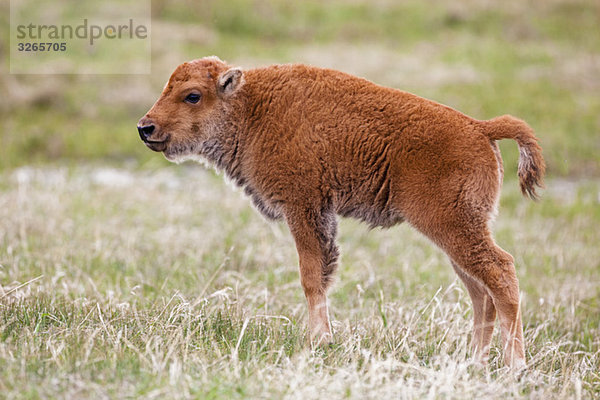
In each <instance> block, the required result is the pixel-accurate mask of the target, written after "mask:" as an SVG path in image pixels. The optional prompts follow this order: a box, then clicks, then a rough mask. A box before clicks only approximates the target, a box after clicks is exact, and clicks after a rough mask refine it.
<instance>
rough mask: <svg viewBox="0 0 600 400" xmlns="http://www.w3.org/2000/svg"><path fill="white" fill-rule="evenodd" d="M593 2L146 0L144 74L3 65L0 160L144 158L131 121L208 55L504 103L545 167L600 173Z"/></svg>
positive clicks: (597, 30)
mask: <svg viewBox="0 0 600 400" xmlns="http://www.w3.org/2000/svg"><path fill="white" fill-rule="evenodd" d="M2 7H4V9H5V11H6V12H4V13H2V16H1V17H0V26H2V28H3V29H5V30H7V26H8V19H7V14H8V12H7V11H8V10H7V7H8V5H3V6H2ZM599 7H600V6H599V3H597V2H595V1H591V0H585V1H584V0H578V1H569V2H566V1H554V2H548V3H545V2H533V3H522V2H518V1H516V0H515V1H509V2H503V3H502V4H500V3H499V4H498V5H497V6H495V5H490V4H487V5H486V4H483V3H479V2H476V1H472V2H471V1H469V2H466V3H462V5H461V4H455V3H448V4H445V3H439V2H433V1H432V2H429V1H427V2H421V1H406V2H397V3H396V2H375V3H373V2H363V1H352V2H347V1H332V2H318V1H312V0H311V1H306V2H304V1H303V2H288V1H284V0H271V1H249V0H234V1H227V2H223V1H216V0H210V1H202V2H189V1H183V0H176V1H172V2H166V1H155V2H153V8H152V10H153V22H154V23H153V30H154V35H153V37H152V45H153V59H152V71H153V73H152V74H151V75H149V76H145V75H140V76H98V77H89V76H83V75H82V76H77V75H73V76H60V75H59V76H42V77H36V76H26V75H23V76H16V75H15V76H7V75H2V78H1V79H2V80H1V81H0V84H3V86H6V87H7V88H8V90H7V95H5V96H4V97H3V99H0V117H1V120H2V121H3V122H2V125H3V126H2V129H1V130H0V142H2V146H1V148H0V168H3V169H6V168H11V167H15V166H19V165H26V164H31V163H32V162H35V163H44V162H47V161H49V160H58V159H60V160H72V161H74V162H78V161H80V160H83V159H85V160H90V159H92V160H108V161H110V162H120V163H123V162H128V161H130V160H134V161H135V162H138V163H142V164H143V163H145V162H147V161H148V160H150V159H152V156H151V154H149V153H148V152H147V151H145V149H144V148H143V147H142V146H140V145H139V143H138V142H137V139H136V137H137V136H136V132H135V123H136V121H137V120H138V119H139V118H140V117H141V116H142V115H143V114H144V113H145V112H146V111H147V109H148V108H149V107H150V106H151V105H152V103H153V102H154V101H155V99H156V98H157V97H158V95H159V93H160V90H161V88H162V87H163V85H164V82H165V81H166V80H167V78H168V76H169V75H170V73H171V72H172V70H173V68H174V67H175V66H176V65H177V64H179V63H181V62H183V61H185V60H189V59H193V58H198V57H201V56H205V55H210V54H216V55H219V56H220V57H221V58H223V59H226V60H228V61H229V62H231V63H233V64H239V65H242V66H244V67H251V66H254V65H264V64H268V63H272V62H279V63H280V62H309V63H312V64H316V65H321V66H326V67H334V68H339V69H343V70H345V71H348V72H351V73H357V74H359V75H362V76H365V77H366V78H369V79H371V80H373V81H375V82H377V83H380V84H383V85H388V86H393V87H397V88H400V89H406V90H409V91H412V92H414V93H416V94H419V95H422V96H425V97H429V98H432V99H434V100H437V101H440V102H442V103H445V104H448V105H450V106H452V107H455V108H457V109H459V110H461V111H463V112H465V113H467V114H469V115H472V116H474V117H476V118H480V119H485V118H491V117H494V116H497V115H501V114H505V113H511V114H514V115H516V116H519V117H521V118H523V119H525V120H526V121H528V122H529V123H530V124H531V125H532V126H533V127H534V129H535V130H536V131H537V134H538V136H539V137H540V139H541V142H542V145H543V147H544V154H545V156H546V159H547V162H548V166H549V172H550V174H552V175H558V176H598V174H600V159H599V157H598V154H599V153H600V141H598V140H597V138H598V132H600V121H599V120H598V117H597V116H598V115H599V114H600V96H598V93H599V92H600V78H598V77H599V76H600V71H599V70H598V63H597V62H596V61H595V60H596V59H597V58H598V57H599V56H600V55H599V54H600V25H599V24H597V18H595V16H597V15H598V13H600V8H599ZM2 40H3V47H6V46H8V43H7V42H6V39H2ZM4 68H6V67H4ZM503 146H504V148H503V150H504V154H505V159H506V161H507V164H508V165H514V164H516V158H517V152H516V150H515V149H514V146H512V145H506V144H504V145H503ZM513 175H514V174H507V176H508V177H509V179H512V176H513Z"/></svg>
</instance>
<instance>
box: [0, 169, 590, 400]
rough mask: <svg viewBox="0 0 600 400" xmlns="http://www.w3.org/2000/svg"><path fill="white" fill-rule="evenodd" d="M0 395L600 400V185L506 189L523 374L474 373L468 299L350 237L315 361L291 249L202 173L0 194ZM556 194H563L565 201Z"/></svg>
mask: <svg viewBox="0 0 600 400" xmlns="http://www.w3.org/2000/svg"><path fill="white" fill-rule="evenodd" d="M2 182H3V187H2V191H1V194H0V205H1V207H0V219H1V220H2V221H3V227H4V231H3V233H2V236H0V245H1V249H2V252H1V253H0V260H1V264H2V266H1V268H0V279H1V280H2V282H3V286H2V292H1V293H0V296H2V302H1V305H0V332H1V340H0V370H1V371H2V373H1V374H0V391H1V392H2V393H3V395H6V396H7V397H13V395H14V396H15V397H19V395H20V396H22V397H28V398H49V397H63V396H67V397H70V398H76V397H77V398H82V397H84V398H101V397H139V396H141V397H147V398H186V397H198V398H231V397H233V398H243V397H252V398H255V397H267V398H280V397H281V396H285V397H288V398H314V397H317V395H318V396H322V397H328V398H364V397H365V396H366V397H370V398H376V397H391V396H394V397H432V398H457V399H458V398H470V397H476V396H480V395H482V397H484V398H506V397H520V396H526V397H530V398H540V399H547V398H554V397H557V398H590V397H594V396H598V395H600V376H599V374H598V370H599V369H598V368H599V367H600V341H599V337H600V328H599V323H600V315H599V314H598V308H599V307H600V304H599V298H600V285H599V283H600V282H599V280H598V269H599V267H600V264H599V263H600V261H599V260H600V249H599V248H598V246H597V240H598V235H597V226H598V224H599V223H600V210H599V208H598V196H600V186H599V185H598V184H597V183H590V182H587V183H583V182H581V183H577V184H568V185H565V184H564V182H561V181H556V182H552V181H551V182H549V183H550V185H549V186H550V187H551V188H554V189H551V190H549V191H548V192H546V195H545V197H544V200H542V201H541V202H540V203H539V204H533V203H532V202H529V201H527V200H525V199H522V198H520V194H519V193H518V190H517V188H516V185H514V184H512V183H511V184H507V185H506V186H507V187H506V188H505V194H504V196H503V197H502V205H501V213H500V216H499V218H498V220H497V222H496V232H497V239H498V241H499V243H500V244H501V245H502V246H503V247H504V248H506V249H507V250H508V251H510V252H511V253H512V254H514V255H515V259H516V263H517V269H518V274H519V277H520V279H521V290H522V292H523V319H524V323H525V338H526V343H527V345H528V364H529V366H530V369H529V370H528V371H527V372H526V373H525V374H524V375H523V376H522V377H521V378H520V379H517V377H515V376H513V375H512V374H511V373H510V372H509V371H506V370H505V369H504V368H503V366H502V362H501V360H500V359H499V352H500V347H499V343H498V342H497V341H495V345H494V348H493V350H492V360H491V364H490V367H489V370H488V371H482V370H479V369H478V368H477V367H476V366H474V365H472V364H471V361H470V358H469V351H468V336H469V331H470V326H471V320H470V318H471V310H470V303H469V299H468V295H467V294H466V291H465V290H464V288H463V287H462V285H461V284H460V283H459V282H458V281H457V279H456V278H455V277H454V275H453V272H452V268H451V267H450V265H449V262H448V261H447V260H446V258H445V256H444V255H443V254H442V253H441V252H440V251H438V250H436V249H435V248H434V247H433V246H432V245H431V244H430V243H429V242H428V241H427V240H425V239H424V238H423V237H422V236H420V235H419V234H417V233H416V232H415V231H413V230H412V229H410V228H409V227H408V226H399V227H395V228H393V229H389V230H374V231H371V232H369V231H368V230H367V229H366V228H365V227H364V226H361V225H358V224H357V223H354V222H352V221H343V223H342V225H341V229H340V231H341V232H340V243H341V248H342V251H343V257H342V265H341V268H340V271H339V274H338V275H339V282H338V283H337V284H336V285H335V287H334V290H333V291H332V296H331V307H332V313H333V327H334V331H335V337H336V340H335V345H334V346H333V347H331V348H328V349H325V350H323V349H316V350H314V351H312V350H311V348H310V346H308V345H307V339H306V331H305V319H306V307H305V301H304V298H303V294H302V289H301V287H300V283H299V279H298V272H297V267H296V263H297V256H296V255H295V250H294V245H293V242H292V240H291V238H290V235H289V234H288V232H287V228H286V227H285V226H284V225H282V224H275V225H273V224H269V223H267V222H266V221H264V220H263V219H262V218H261V217H260V216H258V215H257V214H256V213H255V212H254V211H253V210H251V209H250V208H249V204H248V201H247V200H246V199H245V198H243V196H242V194H241V193H239V192H235V191H232V190H231V189H230V188H229V187H227V186H225V185H224V184H223V183H222V182H221V179H220V177H216V176H214V175H212V173H209V172H206V171H204V170H203V169H202V168H201V167H200V166H191V167H189V168H183V169H182V168H174V167H173V168H160V169H156V170H145V171H139V170H133V169H112V168H111V169H109V168H106V167H95V168H91V167H81V168H75V169H66V168H55V167H51V168H44V169H32V168H21V169H17V170H14V171H11V172H6V173H4V174H3V175H2ZM561 185H562V186H561Z"/></svg>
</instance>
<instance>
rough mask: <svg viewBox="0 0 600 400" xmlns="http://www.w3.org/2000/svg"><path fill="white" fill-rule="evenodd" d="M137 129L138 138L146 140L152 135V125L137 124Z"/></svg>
mask: <svg viewBox="0 0 600 400" xmlns="http://www.w3.org/2000/svg"><path fill="white" fill-rule="evenodd" d="M137 129H138V132H139V134H140V139H142V140H143V141H144V142H147V141H148V138H149V137H150V136H152V132H154V125H146V126H138V127H137Z"/></svg>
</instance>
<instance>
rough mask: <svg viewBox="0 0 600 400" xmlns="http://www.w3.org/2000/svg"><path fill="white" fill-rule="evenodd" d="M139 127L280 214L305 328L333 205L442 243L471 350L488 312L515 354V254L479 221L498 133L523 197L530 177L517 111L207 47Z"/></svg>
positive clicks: (318, 311)
mask: <svg viewBox="0 0 600 400" xmlns="http://www.w3.org/2000/svg"><path fill="white" fill-rule="evenodd" d="M138 131H139V135H140V138H141V139H142V140H143V141H144V143H145V144H146V146H148V147H149V148H150V149H152V150H154V151H160V152H163V153H164V155H165V157H166V158H167V159H168V160H170V161H175V162H180V161H183V160H187V159H194V160H200V161H206V162H208V163H209V164H212V165H213V166H215V167H216V168H217V169H219V170H222V171H225V174H226V175H227V176H228V177H229V178H230V179H231V180H232V181H233V182H235V183H236V184H237V185H239V186H240V187H242V188H243V189H244V191H245V193H246V194H247V195H248V196H249V197H250V198H251V199H252V202H253V203H254V205H255V206H256V208H257V209H258V210H259V211H260V212H261V213H262V214H263V215H264V216H265V217H267V218H269V219H273V220H277V219H284V220H285V221H286V222H287V224H288V226H289V228H290V231H291V233H292V235H293V237H294V240H295V242H296V248H297V250H298V255H299V259H300V279H301V283H302V287H303V289H304V293H305V295H306V299H307V301H308V311H309V329H310V334H311V337H312V338H314V339H316V340H317V341H330V340H331V328H330V325H329V317H328V312H327V297H326V292H327V288H328V286H329V285H330V283H331V280H332V275H333V273H334V271H335V269H336V262H337V259H338V254H339V252H338V248H337V246H336V242H335V239H336V226H337V221H336V214H337V215H341V216H343V217H354V218H358V219H360V220H362V221H365V222H366V223H368V224H369V225H370V226H372V227H376V226H381V227H389V226H392V225H394V224H398V223H400V222H403V221H407V222H408V223H409V224H411V225H412V226H414V227H415V228H416V229H417V230H419V231H420V232H422V233H423V234H425V235H426V236H427V237H428V238H430V239H431V240H432V241H433V242H434V243H436V244H437V245H438V246H439V247H440V248H442V249H443V250H444V251H445V252H446V253H447V254H448V256H449V257H450V260H451V263H452V266H453V267H454V270H455V271H456V273H457V274H458V276H459V277H460V278H461V279H462V281H463V282H464V284H465V286H466V287H467V290H468V291H469V295H470V296H471V300H472V301H473V308H474V312H473V314H474V326H473V348H474V351H475V353H476V355H477V356H478V357H479V359H480V360H482V361H483V362H485V360H486V359H487V356H488V354H489V345H490V341H491V337H492V333H493V329H494V322H495V319H496V314H497V315H498V317H499V320H500V329H501V332H502V337H503V343H504V350H505V353H504V354H505V362H506V363H507V364H508V365H513V366H517V367H520V366H523V365H524V363H525V350H524V345H523V327H522V323H521V313H520V310H519V285H518V281H517V276H516V273H515V267H514V264H513V258H512V257H511V255H510V254H508V253H507V252H505V251H504V250H502V249H501V248H500V247H498V246H497V245H496V243H495V242H494V240H493V238H492V235H491V233H490V229H489V221H490V219H491V218H492V217H493V214H494V212H495V208H496V205H497V203H498V195H499V191H500V186H501V183H502V175H503V167H502V159H501V157H500V152H499V149H498V145H497V143H496V141H497V140H500V139H514V140H515V141H516V142H517V144H518V145H519V151H520V159H519V167H518V175H519V178H520V184H521V190H522V191H523V193H524V194H527V195H529V196H531V197H535V195H536V193H535V186H541V185H542V178H543V175H544V169H545V165H544V160H543V158H542V154H541V148H540V147H539V146H538V144H537V139H536V137H535V136H534V134H533V131H532V129H531V128H530V127H529V126H528V125H527V124H526V123H525V122H523V121H521V120H518V119H516V118H513V117H511V116H508V115H505V116H502V117H498V118H494V119H491V120H488V121H479V120H476V119H473V118H470V117H468V116H466V115H464V114H462V113H460V112H458V111H456V110H453V109H451V108H449V107H446V106H444V105H441V104H438V103H435V102H433V101H430V100H426V99H423V98H421V97H418V96H415V95H413V94H410V93H406V92H403V91H400V90H396V89H389V88H385V87H381V86H378V85H375V84H373V83H371V82H369V81H367V80H364V79H360V78H357V77H354V76H351V75H348V74H345V73H342V72H338V71H333V70H328V69H320V68H315V67H310V66H306V65H274V66H269V67H265V68H258V69H249V70H242V69H239V68H231V67H230V66H228V65H227V64H226V63H224V62H223V61H221V60H219V59H218V58H216V57H208V58H203V59H199V60H195V61H192V62H188V63H184V64H182V65H180V66H179V67H177V69H176V70H175V72H174V73H173V75H172V76H171V78H170V79H169V82H168V83H167V85H166V86H165V88H164V90H163V92H162V95H161V96H160V98H159V99H158V101H157V102H156V103H155V104H154V106H153V107H152V108H151V109H150V111H148V113H147V114H146V115H145V116H144V117H143V118H142V119H141V120H140V121H139V124H138Z"/></svg>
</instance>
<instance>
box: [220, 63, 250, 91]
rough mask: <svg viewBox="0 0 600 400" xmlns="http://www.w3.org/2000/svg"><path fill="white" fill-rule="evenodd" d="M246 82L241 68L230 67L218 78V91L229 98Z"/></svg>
mask: <svg viewBox="0 0 600 400" xmlns="http://www.w3.org/2000/svg"><path fill="white" fill-rule="evenodd" d="M243 84H244V73H243V72H242V70H241V69H239V68H230V69H228V70H227V71H225V72H223V73H222V74H221V75H220V76H219V79H218V80H217V93H218V94H219V96H220V97H222V98H227V97H229V96H231V95H232V94H234V93H235V92H237V91H238V90H239V88H241V87H242V85H243Z"/></svg>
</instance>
